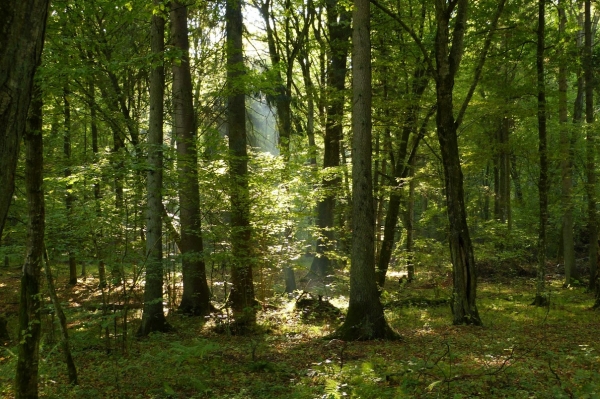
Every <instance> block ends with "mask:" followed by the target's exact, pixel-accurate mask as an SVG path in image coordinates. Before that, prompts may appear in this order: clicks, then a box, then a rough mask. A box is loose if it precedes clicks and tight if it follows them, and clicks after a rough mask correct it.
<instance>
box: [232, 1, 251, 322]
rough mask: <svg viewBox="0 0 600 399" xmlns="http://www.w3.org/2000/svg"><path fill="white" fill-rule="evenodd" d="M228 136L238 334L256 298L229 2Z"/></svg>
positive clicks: (241, 102)
mask: <svg viewBox="0 0 600 399" xmlns="http://www.w3.org/2000/svg"><path fill="white" fill-rule="evenodd" d="M225 19H226V21H227V25H226V31H227V43H226V46H227V50H226V53H227V95H228V98H227V133H228V136H229V177H230V185H231V187H230V201H231V252H232V255H233V264H232V266H231V284H232V287H231V292H230V295H229V301H230V303H231V309H232V311H233V317H234V322H235V329H234V330H239V331H236V332H240V333H243V332H244V331H245V330H246V328H247V327H249V326H251V325H252V324H254V322H255V320H256V309H255V305H256V299H255V298H254V283H253V279H252V264H253V259H252V254H251V248H252V246H251V239H252V232H251V227H250V193H249V188H248V150H247V148H246V146H247V134H246V94H245V92H244V83H243V79H244V75H245V66H244V50H243V43H242V28H243V22H242V21H243V20H242V3H241V1H240V0H227V3H226V7H225Z"/></svg>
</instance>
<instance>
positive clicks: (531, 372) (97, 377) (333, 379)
mask: <svg viewBox="0 0 600 399" xmlns="http://www.w3.org/2000/svg"><path fill="white" fill-rule="evenodd" d="M4 277H6V276H3V277H2V278H4ZM442 283H443V282H442ZM533 284H534V282H533V280H531V279H526V278H519V279H511V280H508V281H504V282H502V281H495V282H490V281H487V282H483V283H481V284H480V285H479V293H478V304H479V311H480V314H481V316H482V319H483V321H484V324H485V326H484V327H463V326H452V325H451V324H450V321H451V317H450V307H449V305H448V302H447V301H446V300H445V298H448V297H449V296H450V292H449V290H450V288H449V287H447V286H444V285H443V284H441V285H440V284H438V286H436V287H433V286H432V284H431V281H430V280H429V279H428V278H427V277H425V276H417V279H416V281H415V282H413V283H410V284H406V283H404V282H403V283H401V284H399V283H398V281H392V280H390V281H388V286H387V290H386V292H384V293H383V295H382V300H383V302H384V303H385V308H386V317H387V318H388V321H389V322H390V324H391V325H392V327H393V328H394V329H395V330H397V331H398V332H399V333H400V334H401V335H402V336H403V337H404V341H403V342H384V341H375V342H342V341H339V340H333V341H330V340H326V339H324V337H325V336H327V335H328V334H330V333H331V332H333V331H334V330H335V328H336V327H337V326H338V325H339V323H340V320H341V315H340V313H339V312H338V311H337V310H336V309H335V307H333V306H332V305H331V303H333V304H336V305H338V306H339V304H343V303H345V302H346V299H345V298H344V297H339V296H338V297H335V296H334V297H332V298H321V297H319V298H318V299H317V302H316V305H311V306H313V307H315V306H323V303H325V302H321V301H325V300H326V299H331V302H327V303H328V305H327V306H328V307H327V309H328V310H327V311H326V312H324V313H320V314H318V315H316V316H318V317H311V316H310V314H307V312H310V310H311V309H312V308H311V307H310V306H308V307H307V306H300V307H296V306H294V305H295V301H296V299H294V298H287V297H284V296H279V297H277V298H273V299H272V300H270V301H269V303H268V304H265V306H264V309H265V310H264V311H263V312H262V313H261V315H260V318H259V323H260V324H261V326H262V327H263V328H261V329H260V330H257V332H256V333H255V334H253V335H250V336H244V337H240V336H228V335H223V334H221V335H218V334H216V333H214V330H213V326H214V325H215V322H216V318H214V317H213V318H208V319H206V320H200V319H197V318H188V317H184V316H181V315H177V314H172V315H169V317H168V319H169V323H171V324H172V325H173V326H174V327H175V330H174V332H172V333H168V334H153V335H151V336H150V337H149V338H147V339H141V340H137V339H135V338H133V336H134V334H133V333H132V332H134V331H135V329H137V327H138V325H139V324H138V323H139V320H138V319H137V317H138V314H137V313H135V312H131V311H130V314H131V315H132V319H131V320H129V322H128V324H127V328H128V329H129V330H130V331H129V333H128V334H126V335H125V337H126V338H125V339H124V338H123V336H124V335H123V331H122V325H121V324H120V323H121V322H122V320H121V316H120V315H121V313H119V310H118V309H113V310H112V311H111V312H110V313H108V314H107V313H106V312H105V313H102V312H101V311H100V310H99V309H96V308H93V307H91V308H90V307H89V306H88V307H87V308H86V307H84V306H78V305H80V304H78V305H75V304H73V302H75V301H74V299H73V291H70V290H69V289H63V290H62V292H61V295H62V298H63V301H64V304H65V308H66V310H67V317H68V319H69V326H70V333H71V337H72V338H71V339H72V346H73V352H74V357H75V362H76V365H77V367H78V371H79V376H80V385H79V386H76V387H70V386H68V385H67V383H66V382H67V375H66V368H65V366H64V364H63V361H62V353H61V347H60V345H59V343H58V342H57V339H58V336H59V335H58V334H57V333H56V329H57V327H54V329H53V328H52V317H51V315H46V316H44V318H43V323H44V331H45V334H44V338H43V340H42V345H41V349H40V359H41V360H40V395H41V397H44V398H57V399H58V398H78V399H86V398H90V399H91V398H94V399H95V398H157V399H158V398H223V399H224V398H231V399H233V398H286V399H292V398H421V397H422V398H430V397H434V398H438V397H439V398H476V397H480V398H489V397H497V398H598V397H600V373H599V370H600V356H599V354H598V349H599V348H598V346H599V344H598V339H597V331H599V328H598V327H599V324H600V323H599V321H598V314H597V312H593V311H590V310H589V308H590V306H591V304H592V298H591V295H590V294H588V293H586V292H585V291H584V289H583V288H578V287H575V288H573V287H571V288H568V289H564V288H562V286H561V283H560V281H558V280H557V281H554V282H552V281H550V285H549V289H550V298H551V305H550V306H549V307H548V308H536V307H532V306H529V303H530V302H531V293H533V292H534V287H533ZM86 287H88V288H87V289H88V290H89V291H90V292H87V294H89V295H88V296H89V297H92V296H93V295H92V294H93V292H92V291H93V290H94V288H93V287H94V285H93V284H88V285H86ZM80 290H83V288H80ZM266 305H268V306H266ZM342 310H344V309H342ZM9 322H10V325H11V326H12V327H13V330H14V326H15V322H16V320H15V317H14V315H13V316H11V315H10V314H9ZM55 322H56V321H55ZM53 331H54V332H53ZM13 332H14V331H13ZM0 351H1V352H0V396H2V397H3V398H11V397H12V381H13V378H14V370H15V365H16V347H15V346H7V347H4V348H2V349H0Z"/></svg>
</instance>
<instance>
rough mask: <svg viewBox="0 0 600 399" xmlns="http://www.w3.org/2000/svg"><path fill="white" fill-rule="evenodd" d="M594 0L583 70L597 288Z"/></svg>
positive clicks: (592, 252)
mask: <svg viewBox="0 0 600 399" xmlns="http://www.w3.org/2000/svg"><path fill="white" fill-rule="evenodd" d="M590 3H591V0H585V6H584V7H585V11H584V13H585V22H584V37H585V39H584V45H583V69H584V80H585V123H586V131H585V139H586V166H585V170H586V175H587V185H586V188H587V190H586V191H587V200H588V235H589V267H590V284H589V289H590V290H591V291H594V290H595V289H600V287H596V283H597V273H598V214H597V212H598V211H597V205H596V201H597V196H596V180H597V179H596V169H595V168H596V151H597V149H596V133H595V132H594V131H593V129H594V128H593V123H594V65H593V60H592V44H593V43H592V12H591V4H590Z"/></svg>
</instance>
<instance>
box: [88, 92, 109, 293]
mask: <svg viewBox="0 0 600 399" xmlns="http://www.w3.org/2000/svg"><path fill="white" fill-rule="evenodd" d="M89 91H90V97H91V98H90V119H91V131H92V152H93V153H94V164H97V163H98V160H99V149H98V123H97V121H96V95H95V93H96V87H95V85H94V84H93V83H90V88H89ZM101 195H102V194H101V191H100V180H99V179H97V180H95V181H94V203H95V208H96V217H97V218H98V220H99V219H100V218H101V217H102V207H101V205H100V200H101ZM101 239H102V228H101V227H98V230H97V231H96V232H95V233H94V246H95V249H96V258H97V259H98V279H99V280H100V283H99V287H100V288H104V287H106V266H105V265H104V259H102V251H101V250H100V240H101Z"/></svg>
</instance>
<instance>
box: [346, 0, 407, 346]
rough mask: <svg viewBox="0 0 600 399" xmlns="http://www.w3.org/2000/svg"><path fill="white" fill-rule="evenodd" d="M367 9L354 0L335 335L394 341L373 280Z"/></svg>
mask: <svg viewBox="0 0 600 399" xmlns="http://www.w3.org/2000/svg"><path fill="white" fill-rule="evenodd" d="M369 5H370V3H369V0H355V1H354V15H353V19H354V29H353V35H352V43H353V52H352V70H353V75H352V93H353V99H352V131H353V136H352V260H351V262H352V265H351V267H350V303H349V306H348V314H347V315H346V320H345V321H344V324H342V326H341V327H340V328H339V329H338V330H337V331H336V333H335V335H336V336H337V337H339V338H341V339H343V340H370V339H394V338H398V336H397V334H396V333H395V332H394V331H393V330H392V329H391V328H390V327H389V325H388V324H387V322H386V320H385V316H384V314H383V307H382V305H381V302H380V301H379V293H378V289H377V284H376V282H375V210H374V206H373V177H372V172H371V159H372V152H371V151H372V146H371V40H370V37H369V35H370V27H369V18H370V11H369Z"/></svg>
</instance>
